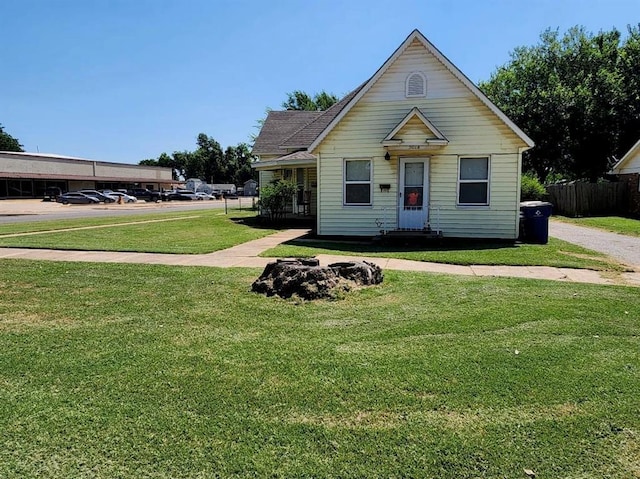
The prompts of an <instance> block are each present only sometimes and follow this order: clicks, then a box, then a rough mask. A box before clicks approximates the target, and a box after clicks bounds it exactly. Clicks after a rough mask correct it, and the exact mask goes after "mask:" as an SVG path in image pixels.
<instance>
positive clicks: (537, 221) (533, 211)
mask: <svg viewBox="0 0 640 479" xmlns="http://www.w3.org/2000/svg"><path fill="white" fill-rule="evenodd" d="M552 211H553V205H552V204H551V203H547V202H546V201H523V202H522V203H520V221H521V224H520V235H521V239H522V241H523V242H525V243H535V244H547V243H548V242H549V216H551V213H552Z"/></svg>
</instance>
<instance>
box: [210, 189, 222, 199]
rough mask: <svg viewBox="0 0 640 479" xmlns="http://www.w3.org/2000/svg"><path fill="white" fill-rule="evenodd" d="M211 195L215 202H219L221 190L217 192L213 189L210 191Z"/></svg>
mask: <svg viewBox="0 0 640 479" xmlns="http://www.w3.org/2000/svg"><path fill="white" fill-rule="evenodd" d="M211 194H212V195H213V196H215V197H216V200H219V199H220V198H222V190H219V189H217V188H214V189H213V190H211Z"/></svg>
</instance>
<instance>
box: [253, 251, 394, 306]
mask: <svg viewBox="0 0 640 479" xmlns="http://www.w3.org/2000/svg"><path fill="white" fill-rule="evenodd" d="M382 280H383V274H382V269H381V268H380V267H379V266H378V265H375V264H373V263H369V262H368V261H348V262H343V263H333V264H330V265H329V266H326V267H324V266H320V262H319V261H318V260H317V259H315V258H311V259H278V260H277V261H275V262H273V263H269V264H268V265H267V266H266V267H265V269H264V271H263V272H262V274H261V275H260V277H259V278H258V279H257V280H255V281H254V282H253V285H252V286H251V290H252V291H254V292H256V293H261V294H266V295H267V296H280V297H281V298H290V297H292V296H298V297H300V298H303V299H307V300H313V299H333V298H335V297H336V294H337V293H338V292H341V291H350V290H351V289H353V288H355V287H360V286H371V285H375V284H380V283H382Z"/></svg>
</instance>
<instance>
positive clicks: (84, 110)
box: [0, 0, 640, 163]
mask: <svg viewBox="0 0 640 479" xmlns="http://www.w3.org/2000/svg"><path fill="white" fill-rule="evenodd" d="M0 18H1V19H2V28H0V45H2V55H1V57H0V58H1V63H0V65H1V66H0V123H1V124H2V125H3V126H4V128H5V130H6V131H7V132H8V133H10V134H11V135H12V136H14V137H16V138H18V139H19V140H20V142H21V143H22V144H23V145H24V147H25V150H27V151H40V152H41V153H56V154H60V155H69V156H77V157H82V158H90V159H96V160H104V161H115V162H121V163H137V162H138V161H140V160H142V159H145V158H156V157H157V156H158V155H159V154H160V153H162V152H165V151H166V152H168V153H171V152H173V151H176V150H185V149H186V150H193V149H195V138H196V136H197V135H198V133H200V132H204V133H206V134H208V135H209V136H212V137H213V138H215V139H216V140H218V141H219V142H220V143H221V145H222V146H223V147H226V146H230V145H235V144H237V143H239V142H247V141H248V140H249V135H251V134H252V133H256V131H257V130H256V129H255V125H256V122H257V120H258V119H259V118H261V117H263V116H264V114H265V109H266V108H267V107H271V108H273V109H278V108H279V107H280V104H281V103H282V101H283V100H284V99H285V97H286V93H287V92H290V91H293V90H296V89H299V90H304V91H307V92H309V93H315V92H318V91H321V90H323V89H324V90H326V91H328V92H332V93H335V94H337V95H338V96H341V95H344V94H346V93H348V92H349V91H350V90H352V89H353V88H355V87H356V86H358V85H359V84H360V83H361V82H363V81H364V80H366V79H367V78H369V77H370V76H371V75H372V74H373V73H374V72H375V71H376V70H377V69H378V68H379V67H380V66H381V65H382V63H384V61H385V60H386V59H387V58H388V57H389V56H390V55H391V54H392V53H393V51H394V50H395V49H396V48H397V47H398V46H399V45H400V44H401V43H402V42H403V41H404V39H405V38H406V37H407V35H409V33H411V31H412V30H413V29H414V28H418V29H419V30H420V31H421V32H422V33H423V34H424V35H425V36H426V37H427V38H428V39H429V40H430V41H431V42H432V43H433V44H434V45H435V46H436V47H437V48H438V49H440V51H442V53H444V54H445V55H446V56H447V57H448V58H449V59H450V60H451V61H452V62H453V63H454V64H455V65H457V66H458V67H459V68H460V69H461V70H462V71H463V72H464V73H465V74H466V75H467V76H468V77H469V78H470V79H471V80H472V81H474V82H478V81H480V80H486V79H488V78H489V76H490V75H491V73H492V72H493V71H494V70H495V69H496V67H498V66H500V65H502V64H504V63H506V62H507V61H508V60H509V52H510V51H512V50H513V49H514V48H516V47H518V46H523V45H533V44H535V43H537V42H538V39H539V35H540V33H541V32H542V31H543V30H544V29H546V28H549V27H550V28H554V29H555V28H559V29H560V31H561V32H564V31H566V30H567V29H568V28H570V27H572V26H574V25H583V26H584V27H586V28H587V30H589V31H592V32H597V31H599V30H610V29H611V28H613V27H616V28H618V29H619V30H621V31H623V32H624V31H626V27H627V25H629V24H634V23H635V24H637V23H638V22H640V2H639V0H528V1H525V0H511V1H509V0H494V1H491V0H486V1H484V2H479V1H474V2H471V1H456V0H448V1H447V0H386V1H383V0H366V1H365V0H362V1H360V0H354V1H350V0H335V1H334V0H323V1H321V0H315V1H314V0H306V1H305V0H261V1H249V0H245V1H243V0H237V1H232V0H227V1H218V0H1V1H0Z"/></svg>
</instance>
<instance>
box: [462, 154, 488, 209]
mask: <svg viewBox="0 0 640 479" xmlns="http://www.w3.org/2000/svg"><path fill="white" fill-rule="evenodd" d="M488 204H489V158H488V157H486V156H483V157H473V158H471V157H469V158H460V161H459V165H458V205H461V206H486V205H488Z"/></svg>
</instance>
